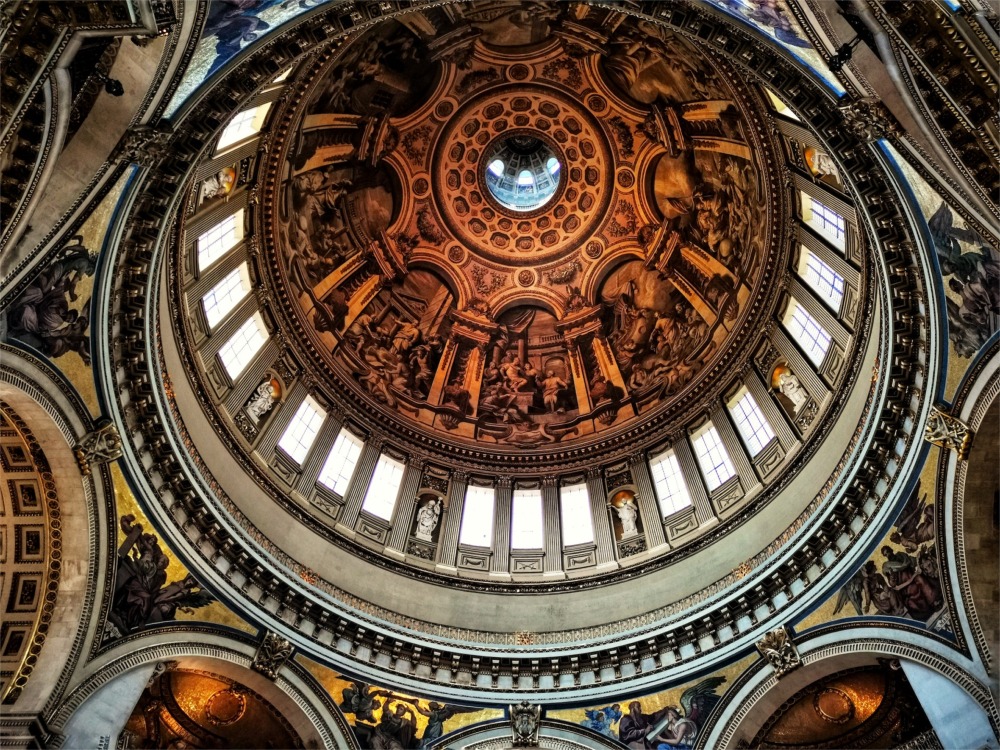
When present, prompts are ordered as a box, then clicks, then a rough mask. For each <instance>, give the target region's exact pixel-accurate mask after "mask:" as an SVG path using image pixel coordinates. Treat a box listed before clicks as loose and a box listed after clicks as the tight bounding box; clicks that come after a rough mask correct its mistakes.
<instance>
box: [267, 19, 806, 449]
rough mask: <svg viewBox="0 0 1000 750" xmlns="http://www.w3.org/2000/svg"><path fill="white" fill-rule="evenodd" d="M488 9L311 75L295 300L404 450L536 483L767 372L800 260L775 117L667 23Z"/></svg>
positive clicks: (276, 232)
mask: <svg viewBox="0 0 1000 750" xmlns="http://www.w3.org/2000/svg"><path fill="white" fill-rule="evenodd" d="M463 13H464V18H462V19H459V20H460V21H461V23H459V22H458V20H456V21H455V23H453V24H452V30H451V31H448V30H447V29H446V30H444V31H442V30H441V29H439V30H438V33H437V34H436V36H434V37H429V36H427V35H426V34H422V33H421V29H420V23H419V22H418V21H415V20H412V19H411V20H409V21H407V17H405V16H404V17H403V18H402V20H401V21H390V22H384V23H382V24H380V25H378V26H377V27H376V28H375V29H373V30H371V31H369V32H367V33H364V34H361V35H359V36H356V37H355V38H353V39H352V40H350V41H349V42H347V43H345V44H344V45H343V46H342V47H341V48H340V49H338V50H337V51H336V53H335V54H332V55H328V56H326V58H324V59H323V60H322V61H320V62H319V63H317V64H315V65H314V66H313V68H312V69H311V70H307V71H305V72H303V73H301V74H300V79H299V84H298V85H299V90H300V91H302V92H303V93H302V97H301V100H300V103H299V104H296V105H295V106H290V107H287V108H286V109H285V110H284V112H283V113H282V116H283V119H282V121H281V123H280V125H277V126H276V128H275V131H277V132H278V133H280V134H282V136H283V137H282V140H281V146H282V147H281V148H272V149H271V152H270V164H269V167H268V168H269V169H270V170H271V171H272V174H273V177H272V178H271V180H269V181H268V182H269V183H270V184H273V185H274V191H273V196H272V198H271V200H270V202H269V203H268V204H267V206H266V208H265V224H266V229H267V233H266V238H267V239H266V240H265V246H266V247H267V249H268V251H269V252H270V253H271V263H270V265H271V274H272V278H271V279H270V280H269V283H272V284H274V285H276V286H277V287H278V288H279V289H280V294H281V295H282V296H283V297H287V300H288V302H289V304H288V305H287V311H288V312H291V313H292V315H293V325H294V326H295V327H296V328H298V329H299V331H300V332H301V333H302V335H303V339H302V340H303V342H304V343H305V346H304V348H305V349H308V352H309V353H308V356H310V357H312V359H313V361H314V362H315V365H316V367H315V368H314V370H315V372H318V373H322V375H321V376H320V377H322V378H323V379H324V380H325V381H327V382H328V383H329V384H330V385H331V386H333V387H334V389H335V391H336V392H338V393H339V394H340V395H341V397H342V398H344V399H345V400H346V401H348V402H351V403H353V405H354V406H355V407H358V408H360V411H361V413H362V414H365V415H370V416H371V418H375V416H374V415H377V421H378V422H379V423H380V424H382V425H386V424H390V425H393V427H394V430H393V432H394V433H395V434H397V435H399V436H400V437H405V438H408V439H409V440H411V441H413V442H416V443H422V444H424V445H425V446H426V445H430V446H437V447H438V448H445V447H452V448H458V449H459V450H460V453H459V455H467V456H468V457H469V458H470V459H475V460H477V461H479V462H487V463H489V462H492V461H494V460H503V461H509V459H511V457H512V454H513V457H514V461H513V463H512V464H508V465H512V466H516V465H517V464H518V462H524V463H526V464H527V465H538V464H539V462H549V461H553V462H554V461H562V462H564V461H565V450H570V449H574V450H575V449H579V448H581V447H584V446H586V447H587V451H585V452H584V453H585V454H587V453H589V454H592V453H593V451H595V450H596V451H602V450H603V449H606V448H607V447H608V446H609V445H611V443H608V439H611V438H620V437H621V436H622V435H623V434H630V435H631V436H633V437H634V436H639V435H641V436H642V438H643V439H644V440H646V439H654V438H655V437H656V436H657V435H662V434H664V433H665V432H667V431H669V430H670V429H673V428H676V426H677V421H678V417H679V416H680V415H681V414H685V415H690V414H691V413H692V411H693V410H694V409H696V408H697V407H698V406H699V405H703V404H704V403H705V401H706V400H707V399H709V398H711V397H713V396H717V395H718V391H719V390H720V389H721V388H722V387H723V386H724V385H725V383H724V382H723V379H722V378H720V377H718V375H719V373H721V372H727V371H730V370H732V369H733V368H737V367H739V365H740V364H741V363H742V362H744V361H745V360H746V359H747V357H748V354H749V350H750V349H751V346H750V345H749V342H748V339H750V338H751V337H752V336H753V335H754V334H759V332H760V329H761V325H762V321H763V320H764V318H765V317H766V315H767V313H768V312H769V311H770V307H769V306H768V304H767V303H768V301H769V300H768V298H769V297H773V295H768V294H767V292H768V291H769V290H773V289H775V288H777V286H778V283H779V280H778V279H777V278H776V274H778V273H780V272H776V271H775V270H774V269H780V268H783V267H784V266H785V264H784V263H783V262H782V258H783V252H784V250H783V248H784V246H785V245H786V244H787V243H785V242H783V241H782V238H781V226H782V222H781V221H780V217H781V216H782V215H787V214H788V212H789V210H790V209H788V208H787V207H786V205H785V203H786V202H785V199H784V195H783V194H781V193H779V191H777V190H776V187H775V186H776V184H777V178H776V175H777V168H776V164H777V162H778V160H777V157H776V151H775V149H774V146H773V145H772V144H770V143H769V142H768V140H767V139H766V138H765V137H764V133H765V132H767V130H768V128H767V125H766V118H767V117H768V115H767V114H766V110H765V105H764V104H763V102H762V101H760V100H759V98H758V95H757V94H755V93H754V91H755V90H754V89H753V88H752V87H750V86H747V85H744V84H743V83H742V82H741V81H740V78H739V76H737V75H736V74H735V72H734V71H733V70H731V69H730V68H729V66H727V65H725V64H724V63H723V62H722V61H721V60H719V59H715V58H713V57H712V56H710V55H708V54H706V53H705V52H703V51H700V50H698V49H697V48H696V47H695V46H694V45H692V44H691V43H690V42H687V41H685V40H684V39H682V38H680V37H679V36H677V35H674V34H672V33H671V32H669V31H667V30H665V29H663V28H661V27H659V26H657V25H655V24H652V23H650V22H647V21H640V20H636V19H630V18H627V17H624V16H621V15H619V14H617V13H611V12H609V11H606V10H602V9H597V8H588V7H587V6H583V5H576V6H573V7H572V9H571V8H570V6H568V5H567V6H553V7H551V8H549V9H547V10H546V11H545V12H543V13H540V14H533V13H531V12H530V11H527V10H523V9H512V8H511V6H505V7H497V8H496V9H492V6H489V5H487V6H481V7H479V8H477V9H472V8H467V9H465V10H464V11H463ZM438 15H442V14H440V13H439V14H438ZM435 22H437V23H440V22H441V19H440V18H437V17H435ZM405 24H408V25H405ZM428 40H430V41H428ZM606 50H610V54H608V53H607V52H606ZM268 240H269V241H270V242H268ZM779 256H780V257H779ZM639 428H641V432H637V431H636V430H637V429H639ZM629 431H631V433H629ZM619 442H620V441H619Z"/></svg>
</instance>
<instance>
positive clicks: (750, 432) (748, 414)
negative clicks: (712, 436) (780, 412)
mask: <svg viewBox="0 0 1000 750" xmlns="http://www.w3.org/2000/svg"><path fill="white" fill-rule="evenodd" d="M729 412H730V413H731V414H732V415H733V421H734V422H736V427H737V429H738V430H739V433H740V436H741V437H742V438H743V442H744V443H745V444H746V446H747V452H749V453H750V455H751V456H756V455H757V454H758V453H760V452H761V451H762V450H764V446H765V445H767V444H768V443H769V442H771V440H772V439H773V438H774V432H773V431H772V430H771V425H769V424H768V423H767V419H766V418H765V417H764V414H763V412H761V410H760V407H759V406H757V402H756V401H754V398H753V396H751V395H750V393H749V392H748V391H746V390H745V389H744V390H743V392H742V394H740V395H738V396H737V398H736V400H735V401H734V402H733V403H732V404H731V405H730V407H729Z"/></svg>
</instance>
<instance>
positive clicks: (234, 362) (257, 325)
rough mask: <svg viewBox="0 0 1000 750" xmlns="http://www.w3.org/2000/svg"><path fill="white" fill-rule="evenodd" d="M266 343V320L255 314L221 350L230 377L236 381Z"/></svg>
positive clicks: (223, 363) (222, 359) (224, 365)
mask: <svg viewBox="0 0 1000 750" xmlns="http://www.w3.org/2000/svg"><path fill="white" fill-rule="evenodd" d="M266 341H267V329H265V328H264V319H263V318H261V317H260V313H259V312H255V313H254V314H253V315H251V316H250V318H249V319H248V320H247V322H246V323H244V324H243V325H242V326H240V328H239V330H238V331H236V333H234V334H233V337H232V338H231V339H229V341H227V342H226V343H225V344H223V345H222V348H221V349H219V359H220V360H221V361H222V366H223V367H225V368H226V372H228V373H229V377H230V378H232V379H233V380H236V378H237V377H239V374H240V373H241V372H243V370H245V369H246V366H247V365H248V364H250V361H251V360H252V359H253V358H254V356H255V355H256V354H257V352H259V351H260V349H261V347H262V346H264V343H265V342H266Z"/></svg>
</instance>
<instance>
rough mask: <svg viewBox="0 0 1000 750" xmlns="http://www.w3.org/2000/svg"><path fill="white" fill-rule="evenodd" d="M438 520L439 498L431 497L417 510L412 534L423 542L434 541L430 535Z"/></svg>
mask: <svg viewBox="0 0 1000 750" xmlns="http://www.w3.org/2000/svg"><path fill="white" fill-rule="evenodd" d="M440 520H441V500H440V498H431V499H430V500H428V501H427V502H426V503H424V504H423V505H422V506H421V508H420V510H418V511H417V528H416V529H415V530H414V532H413V535H414V536H415V537H416V538H417V539H420V540H422V541H425V542H432V541H434V539H433V537H432V535H433V534H434V529H436V528H437V525H438V521H440Z"/></svg>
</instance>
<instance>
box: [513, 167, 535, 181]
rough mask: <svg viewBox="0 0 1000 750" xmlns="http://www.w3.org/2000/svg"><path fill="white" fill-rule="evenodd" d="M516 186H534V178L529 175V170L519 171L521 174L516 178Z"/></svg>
mask: <svg viewBox="0 0 1000 750" xmlns="http://www.w3.org/2000/svg"><path fill="white" fill-rule="evenodd" d="M517 184H518V185H534V184H535V176H534V175H533V174H532V173H531V171H530V170H527V169H523V170H521V173H520V174H519V175H518V176H517Z"/></svg>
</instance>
